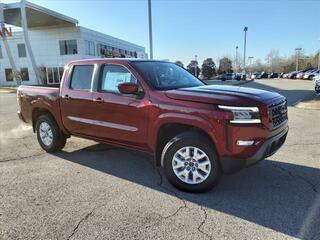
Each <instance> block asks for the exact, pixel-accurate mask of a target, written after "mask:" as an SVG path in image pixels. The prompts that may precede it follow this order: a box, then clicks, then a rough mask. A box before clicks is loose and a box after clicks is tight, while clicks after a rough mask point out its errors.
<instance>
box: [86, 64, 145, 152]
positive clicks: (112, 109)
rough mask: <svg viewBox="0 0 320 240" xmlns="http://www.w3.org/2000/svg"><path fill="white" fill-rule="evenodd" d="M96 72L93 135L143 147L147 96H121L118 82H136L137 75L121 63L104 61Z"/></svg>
mask: <svg viewBox="0 0 320 240" xmlns="http://www.w3.org/2000/svg"><path fill="white" fill-rule="evenodd" d="M99 75H100V79H99V81H98V87H97V91H96V92H94V93H93V101H94V102H95V106H94V107H93V110H92V118H93V119H94V125H95V129H96V130H95V134H96V136H97V137H99V138H102V139H105V140H106V141H114V142H118V143H120V144H123V145H129V146H135V147H140V148H142V149H143V148H145V147H146V146H147V128H148V123H149V114H148V113H149V107H148V106H147V104H146V103H148V99H147V96H143V97H139V96H136V95H123V94H121V93H120V92H119V90H118V85H119V84H120V83H124V82H134V83H138V84H139V82H138V80H137V78H136V77H135V76H134V75H133V74H132V73H131V72H130V70H129V69H128V68H127V67H125V66H123V65H121V64H105V65H103V66H101V69H100V74H99ZM141 90H142V88H141Z"/></svg>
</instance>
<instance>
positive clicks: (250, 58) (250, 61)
mask: <svg viewBox="0 0 320 240" xmlns="http://www.w3.org/2000/svg"><path fill="white" fill-rule="evenodd" d="M253 58H254V57H248V61H249V65H250V67H251V73H252V59H253Z"/></svg>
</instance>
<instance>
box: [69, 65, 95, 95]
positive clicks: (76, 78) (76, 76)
mask: <svg viewBox="0 0 320 240" xmlns="http://www.w3.org/2000/svg"><path fill="white" fill-rule="evenodd" d="M93 69H94V66H93V65H79V66H74V67H73V72H72V77H71V82H70V88H71V89H74V90H90V89H91V82H92V75H93Z"/></svg>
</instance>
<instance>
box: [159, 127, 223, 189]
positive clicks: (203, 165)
mask: <svg viewBox="0 0 320 240" xmlns="http://www.w3.org/2000/svg"><path fill="white" fill-rule="evenodd" d="M162 156H163V161H164V162H163V164H164V170H165V174H166V176H167V178H168V180H169V182H170V183H171V184H173V185H174V186H176V187H177V188H179V189H181V190H183V191H187V192H206V191H209V190H210V189H212V188H213V187H214V186H215V185H216V184H217V183H218V182H219V179H220V176H221V170H220V166H219V162H218V157H217V154H216V153H215V150H214V147H213V145H212V143H211V142H210V141H209V140H208V139H207V138H206V137H205V136H203V135H202V134H199V133H197V132H186V133H182V134H179V135H177V136H176V137H174V138H173V139H172V140H171V141H170V142H169V143H168V144H167V145H166V146H165V147H164V149H163V153H162Z"/></svg>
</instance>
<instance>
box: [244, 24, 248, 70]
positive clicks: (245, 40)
mask: <svg viewBox="0 0 320 240" xmlns="http://www.w3.org/2000/svg"><path fill="white" fill-rule="evenodd" d="M243 31H244V48H243V71H244V73H246V48H247V31H248V27H244V29H243Z"/></svg>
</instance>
